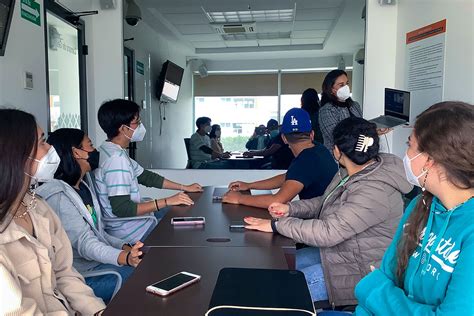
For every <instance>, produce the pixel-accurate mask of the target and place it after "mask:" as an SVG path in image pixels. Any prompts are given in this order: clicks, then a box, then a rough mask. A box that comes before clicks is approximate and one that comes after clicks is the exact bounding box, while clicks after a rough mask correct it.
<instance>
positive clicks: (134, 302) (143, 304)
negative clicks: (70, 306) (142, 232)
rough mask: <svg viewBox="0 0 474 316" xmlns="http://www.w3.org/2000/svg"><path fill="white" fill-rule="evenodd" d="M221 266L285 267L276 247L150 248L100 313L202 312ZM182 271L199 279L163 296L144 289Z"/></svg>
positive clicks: (206, 307) (280, 253) (195, 313)
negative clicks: (195, 275)
mask: <svg viewBox="0 0 474 316" xmlns="http://www.w3.org/2000/svg"><path fill="white" fill-rule="evenodd" d="M225 267H239V268H265V269H287V268H288V266H287V264H286V260H285V256H284V254H283V250H282V249H281V248H279V247H272V248H270V247H269V248H256V247H189V248H188V247H179V248H174V247H163V248H162V247H156V248H150V250H149V252H148V253H147V254H146V255H145V257H144V259H143V261H142V262H141V263H140V265H139V266H138V268H137V269H136V271H135V272H134V273H133V274H132V275H131V277H130V278H129V280H128V281H127V282H126V283H125V285H123V287H122V289H121V290H120V291H119V293H118V294H117V295H116V296H115V297H114V299H113V300H112V302H111V303H110V304H109V305H108V306H107V309H106V310H105V312H104V315H167V316H168V315H170V316H171V315H180V316H186V315H192V316H195V315H204V314H205V312H206V311H207V309H208V306H209V302H210V299H211V296H212V292H213V290H214V286H215V283H216V280H217V277H218V275H219V271H220V270H221V269H222V268H225ZM182 271H186V272H190V273H194V274H198V275H200V276H201V280H200V281H199V282H197V283H196V284H193V285H191V286H188V287H186V288H184V289H182V290H180V291H178V292H176V293H174V294H171V295H170V296H168V297H166V298H163V297H160V296H156V295H152V294H149V293H147V292H146V291H145V288H146V287H147V286H148V285H151V284H153V283H155V282H158V281H160V280H162V279H164V278H167V277H169V276H171V275H173V274H176V273H179V272H182Z"/></svg>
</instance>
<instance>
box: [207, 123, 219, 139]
mask: <svg viewBox="0 0 474 316" xmlns="http://www.w3.org/2000/svg"><path fill="white" fill-rule="evenodd" d="M218 129H221V126H220V125H219V124H214V125H212V126H211V132H210V133H209V138H217V135H216V131H217V130H218Z"/></svg>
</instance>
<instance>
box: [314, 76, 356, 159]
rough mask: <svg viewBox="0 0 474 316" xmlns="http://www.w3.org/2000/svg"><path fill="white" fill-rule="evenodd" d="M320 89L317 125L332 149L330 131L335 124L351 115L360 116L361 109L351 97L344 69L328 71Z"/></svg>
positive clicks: (327, 144) (325, 143) (325, 142)
mask: <svg viewBox="0 0 474 316" xmlns="http://www.w3.org/2000/svg"><path fill="white" fill-rule="evenodd" d="M322 90H323V92H322V95H321V109H320V110H319V126H320V128H321V132H322V136H323V140H324V145H325V146H326V147H327V148H328V149H329V150H332V148H333V141H332V132H333V130H334V128H335V127H336V125H337V124H338V123H339V122H340V121H342V120H344V119H346V118H348V117H351V116H355V117H362V109H361V107H360V105H359V103H357V102H355V101H354V100H352V98H351V90H350V88H349V79H348V77H347V73H346V72H345V71H344V70H340V69H336V70H332V71H330V72H329V73H328V74H327V75H326V77H325V78H324V81H323V85H322Z"/></svg>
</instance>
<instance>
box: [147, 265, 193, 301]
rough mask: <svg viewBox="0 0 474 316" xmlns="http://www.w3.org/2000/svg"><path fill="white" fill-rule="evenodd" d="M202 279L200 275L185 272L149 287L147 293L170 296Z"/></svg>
mask: <svg viewBox="0 0 474 316" xmlns="http://www.w3.org/2000/svg"><path fill="white" fill-rule="evenodd" d="M200 279H201V276H200V275H197V274H193V273H189V272H184V271H183V272H180V273H176V274H175V275H172V276H170V277H169V278H166V279H164V280H161V281H158V282H156V283H154V284H152V285H149V286H147V287H146V291H147V292H149V293H152V294H156V295H160V296H168V295H170V294H171V293H174V292H176V291H178V290H180V289H182V288H184V287H186V286H188V285H191V284H193V283H195V282H197V281H199V280H200Z"/></svg>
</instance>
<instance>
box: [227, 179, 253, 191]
mask: <svg viewBox="0 0 474 316" xmlns="http://www.w3.org/2000/svg"><path fill="white" fill-rule="evenodd" d="M228 188H229V190H230V191H248V190H250V183H247V182H243V181H234V182H231V184H229V187H228Z"/></svg>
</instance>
